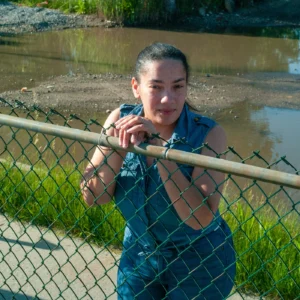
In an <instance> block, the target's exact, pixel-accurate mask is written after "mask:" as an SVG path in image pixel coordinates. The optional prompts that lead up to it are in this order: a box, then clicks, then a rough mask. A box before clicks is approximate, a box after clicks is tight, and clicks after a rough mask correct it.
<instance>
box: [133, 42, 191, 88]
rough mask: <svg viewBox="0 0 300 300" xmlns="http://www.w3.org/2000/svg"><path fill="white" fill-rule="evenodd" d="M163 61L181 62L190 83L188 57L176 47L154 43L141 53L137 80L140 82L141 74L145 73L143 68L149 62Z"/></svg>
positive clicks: (137, 68)
mask: <svg viewBox="0 0 300 300" xmlns="http://www.w3.org/2000/svg"><path fill="white" fill-rule="evenodd" d="M163 59H174V60H178V61H180V62H181V63H182V65H183V67H184V69H185V72H186V81H187V82H188V78H189V71H190V68H189V65H188V62H187V58H186V56H185V55H184V54H183V53H182V52H181V51H180V50H179V49H177V48H176V47H174V46H172V45H169V44H163V43H154V44H152V45H150V46H148V47H146V48H145V49H144V50H142V51H141V52H140V53H139V55H138V57H137V60H136V64H135V74H136V79H137V80H138V81H139V80H140V74H141V73H142V72H143V67H144V65H145V64H146V63H147V62H151V61H157V60H163Z"/></svg>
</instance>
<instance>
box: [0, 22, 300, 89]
mask: <svg viewBox="0 0 300 300" xmlns="http://www.w3.org/2000/svg"><path fill="white" fill-rule="evenodd" d="M274 30H276V29H274ZM261 34H266V33H264V32H263V33H261ZM154 41H162V42H167V43H171V44H175V45H176V46H178V47H179V48H181V49H182V50H183V51H184V52H185V53H187V55H188V57H189V61H190V64H191V67H192V72H194V73H197V72H200V73H203V72H205V73H207V72H209V73H222V74H225V73H227V74H228V73H231V74H235V73H237V72H238V73H242V72H257V71H259V72H263V71H267V72H270V71H272V72H291V73H294V72H295V69H297V70H299V69H300V68H298V64H299V57H300V56H299V55H300V54H299V29H292V31H290V32H288V33H286V34H285V35H282V38H270V37H265V36H260V37H257V36H238V35H233V34H232V33H230V34H210V33H187V32H172V31H160V30H150V29H132V28H131V29H130V28H126V29H124V28H123V29H122V28H115V29H100V28H96V29H80V30H67V31H59V32H46V33H39V34H31V35H24V36H15V37H5V36H3V37H1V43H2V45H0V71H1V75H2V76H1V77H2V78H1V79H2V80H1V86H0V92H1V91H4V90H8V89H19V88H20V87H22V86H28V87H31V86H33V85H34V82H33V81H30V79H34V80H35V81H42V80H44V79H46V78H48V77H49V76H57V75H61V74H70V73H78V72H84V73H85V72H88V73H103V72H117V73H128V72H131V71H132V69H133V65H134V62H135V59H136V56H137V54H138V52H139V51H140V50H141V49H142V48H143V47H145V46H146V45H149V44H150V43H152V42H154ZM295 64H296V65H295ZM294 74H295V73H294Z"/></svg>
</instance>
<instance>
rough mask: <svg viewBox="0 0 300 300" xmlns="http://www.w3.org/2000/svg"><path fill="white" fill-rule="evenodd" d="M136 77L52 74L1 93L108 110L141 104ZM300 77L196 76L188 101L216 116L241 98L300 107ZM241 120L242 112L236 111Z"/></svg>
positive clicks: (50, 104)
mask: <svg viewBox="0 0 300 300" xmlns="http://www.w3.org/2000/svg"><path fill="white" fill-rule="evenodd" d="M130 79H131V75H117V74H98V75H92V74H83V75H74V76H59V77H55V78H52V79H50V80H48V81H46V82H44V83H42V84H40V85H38V86H36V87H33V88H29V89H28V90H27V91H26V92H21V89H20V90H18V91H7V92H4V93H1V94H0V97H2V98H4V99H5V100H6V101H9V102H14V101H15V100H18V101H23V102H25V103H26V104H28V105H33V104H36V105H39V106H40V107H43V108H44V109H48V108H55V109H57V110H59V111H63V112H65V113H76V114H79V115H80V114H88V113H89V112H91V113H92V112H105V111H107V110H112V109H114V108H117V107H118V106H119V105H121V104H122V103H137V100H136V99H135V98H134V97H133V95H132V91H131V86H130ZM299 84H300V75H282V74H277V73H269V74H268V73H262V74H257V73H255V74H248V75H243V74H240V75H239V76H238V75H237V76H225V75H209V74H206V75H203V76H192V77H191V79H190V83H189V93H188V99H189V101H190V103H191V104H193V105H194V106H195V107H196V108H197V109H198V110H199V111H200V112H202V113H203V114H206V115H213V114H214V113H215V112H217V111H220V110H222V109H225V108H229V107H231V106H232V105H233V104H235V103H237V102H242V101H248V102H249V103H253V104H259V105H267V106H272V107H285V108H294V109H300V103H299V98H300V89H299ZM232 113H233V117H236V118H238V117H239V116H238V112H232Z"/></svg>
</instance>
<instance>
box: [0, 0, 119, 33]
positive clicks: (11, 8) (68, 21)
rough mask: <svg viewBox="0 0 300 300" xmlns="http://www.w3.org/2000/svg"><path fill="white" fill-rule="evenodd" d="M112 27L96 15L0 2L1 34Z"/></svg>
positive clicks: (112, 23)
mask: <svg viewBox="0 0 300 300" xmlns="http://www.w3.org/2000/svg"><path fill="white" fill-rule="evenodd" d="M101 26H103V27H112V26H116V24H115V23H114V22H110V21H104V20H103V19H101V18H99V17H97V16H96V15H76V14H68V15H66V14H64V13H62V12H60V11H59V10H54V9H47V8H43V7H26V6H19V5H17V4H13V3H10V2H8V1H3V2H0V35H1V33H2V34H3V33H24V32H36V31H48V30H60V29H68V28H83V27H101Z"/></svg>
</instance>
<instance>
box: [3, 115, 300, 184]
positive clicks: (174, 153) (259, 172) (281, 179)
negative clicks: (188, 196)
mask: <svg viewBox="0 0 300 300" xmlns="http://www.w3.org/2000/svg"><path fill="white" fill-rule="evenodd" d="M0 124H2V125H7V126H11V127H17V128H22V129H27V130H32V131H35V132H39V133H43V134H49V135H54V136H58V137H62V138H68V139H73V140H76V141H79V142H85V143H90V144H94V145H100V146H106V147H112V148H114V149H116V150H124V148H122V147H121V146H120V145H119V140H118V138H116V137H112V136H106V135H103V134H99V133H93V132H86V131H82V130H78V129H77V130H76V129H71V128H66V127H64V126H59V125H53V124H45V123H42V122H38V121H31V120H27V119H24V118H18V117H13V116H7V115H0ZM125 151H127V152H134V153H137V154H142V155H146V156H151V157H155V158H159V159H167V160H171V161H174V162H177V163H184V164H188V165H191V166H196V167H202V168H206V169H209V170H216V171H220V172H223V173H227V174H233V175H237V176H241V177H245V178H251V179H255V180H261V181H264V182H269V183H274V184H279V185H283V186H287V187H291V188H295V189H300V176H299V175H294V174H289V173H284V172H279V171H274V170H268V169H264V168H260V167H256V166H251V165H246V164H242V163H237V162H231V161H227V160H224V159H218V158H214V157H207V156H203V155H198V154H194V153H189V152H184V151H179V150H174V149H167V150H166V148H165V147H159V146H152V145H149V144H140V145H139V146H135V145H129V147H128V148H127V149H125Z"/></svg>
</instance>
